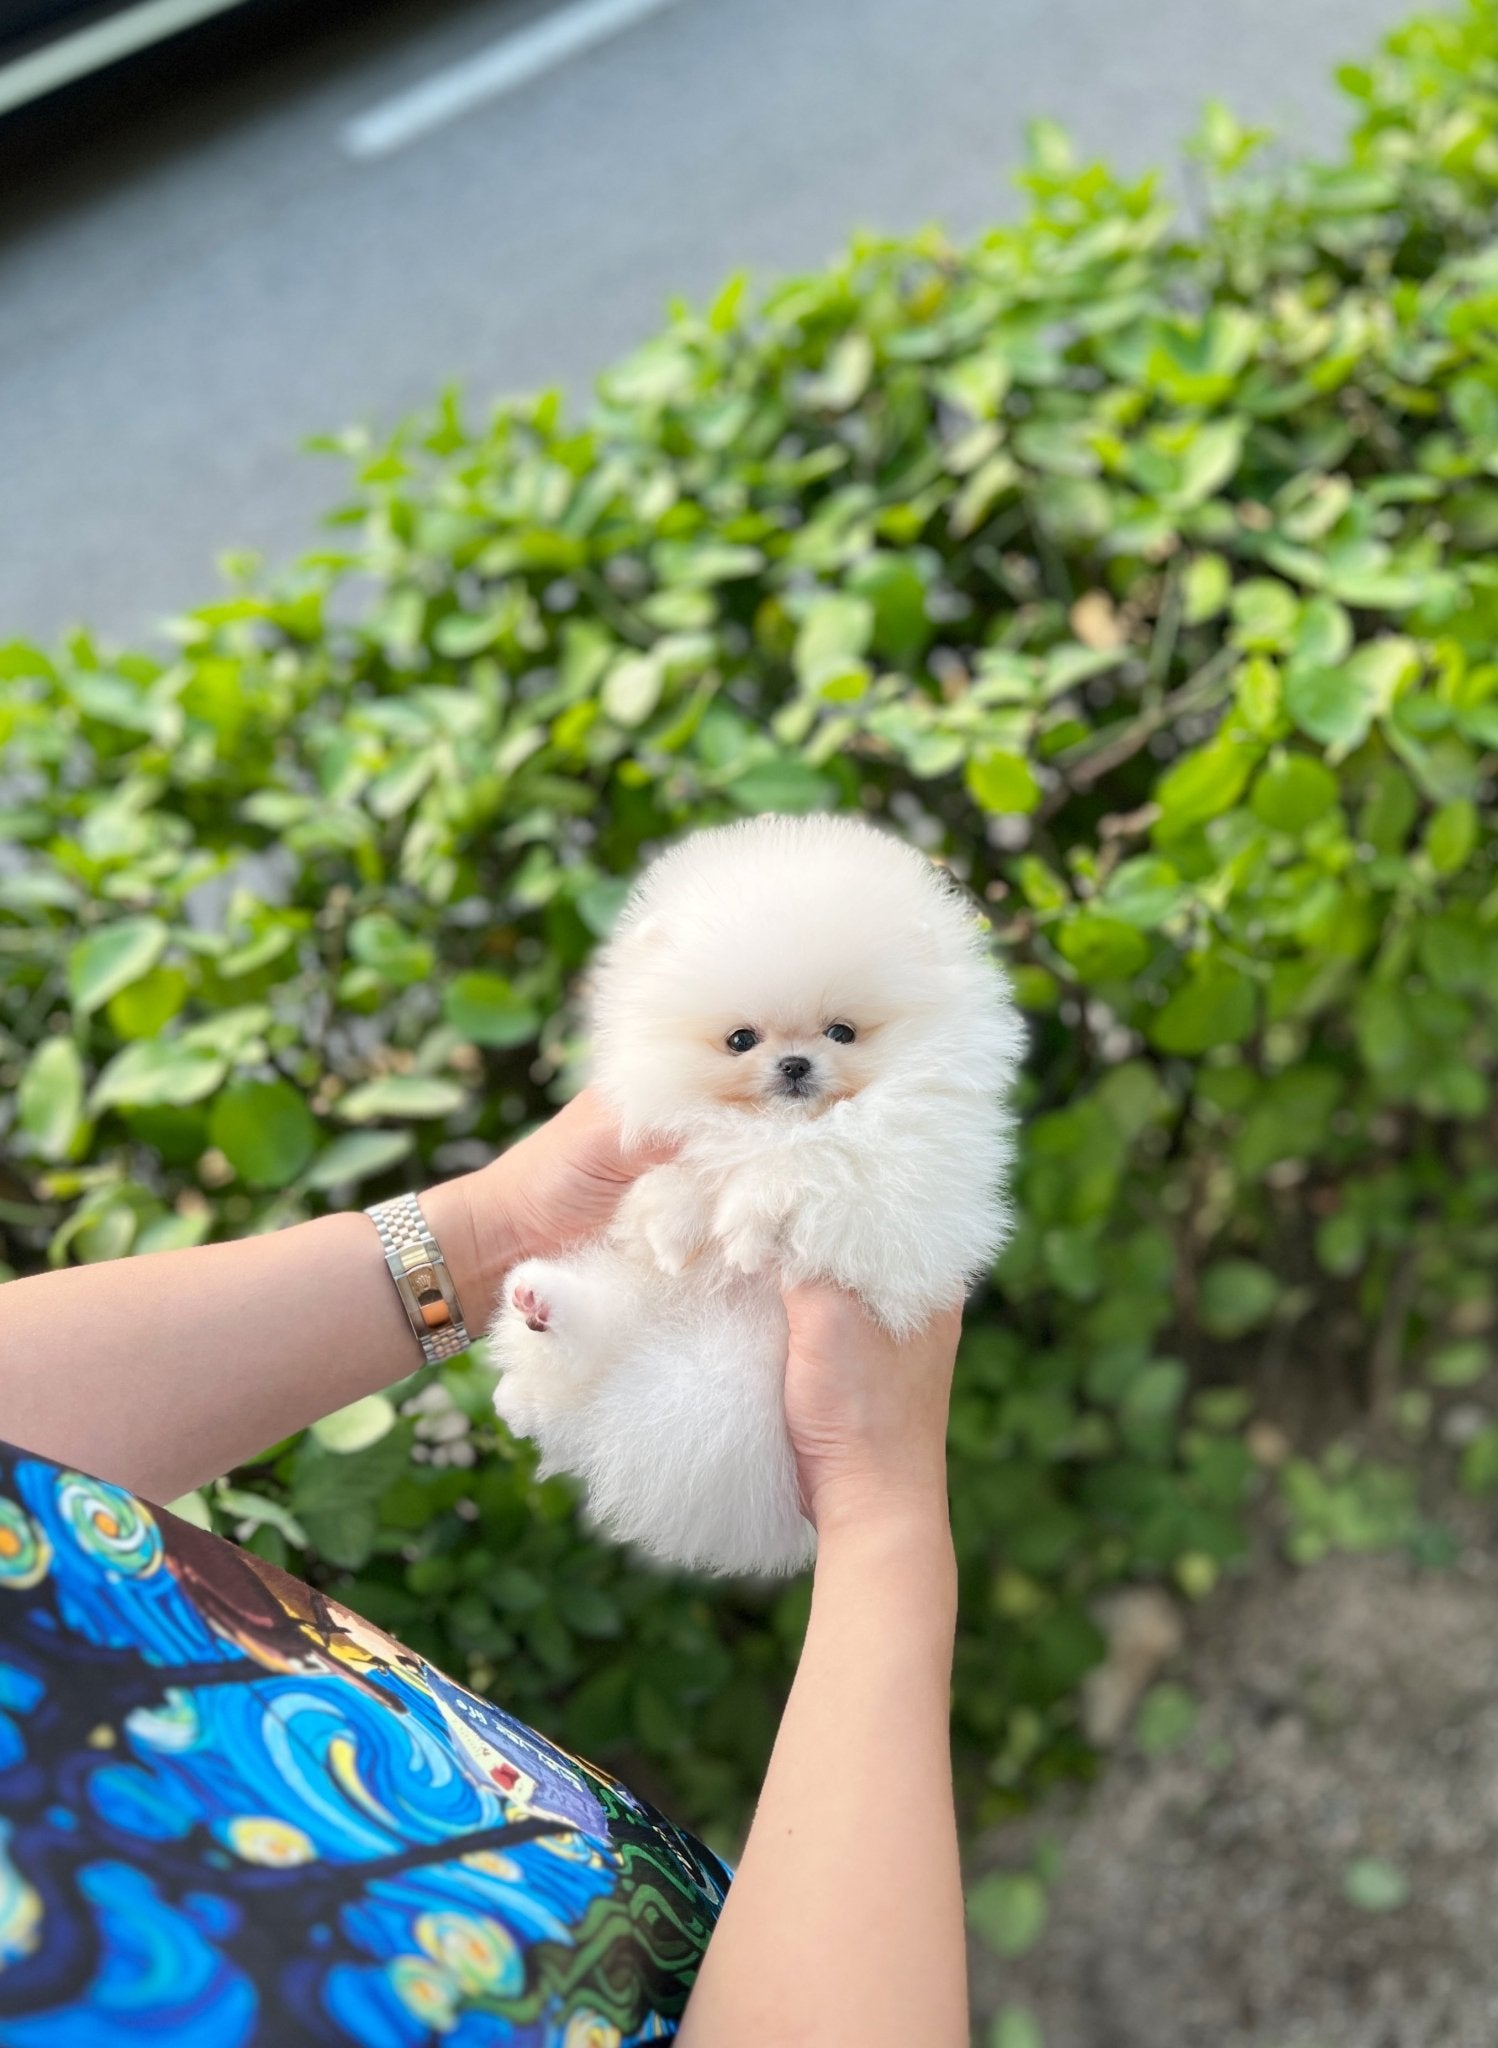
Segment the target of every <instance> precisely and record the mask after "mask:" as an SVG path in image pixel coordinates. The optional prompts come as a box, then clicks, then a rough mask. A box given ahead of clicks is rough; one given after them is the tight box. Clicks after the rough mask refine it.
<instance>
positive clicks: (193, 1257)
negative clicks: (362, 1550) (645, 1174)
mask: <svg viewBox="0 0 1498 2048" xmlns="http://www.w3.org/2000/svg"><path fill="white" fill-rule="evenodd" d="M648 1163H649V1161H648V1157H647V1156H646V1155H641V1156H640V1157H638V1158H635V1159H630V1160H626V1159H625V1158H624V1157H623V1156H622V1155H621V1153H620V1151H619V1147H618V1143H617V1139H616V1136H615V1132H614V1128H613V1125H612V1124H611V1123H610V1122H609V1121H608V1119H607V1118H606V1117H605V1115H604V1114H603V1112H602V1110H601V1109H600V1107H599V1104H598V1102H597V1100H596V1098H595V1097H594V1096H593V1095H592V1094H591V1091H588V1090H585V1091H584V1092H583V1094H582V1095H580V1096H578V1097H576V1098H575V1099H574V1100H573V1101H572V1102H570V1103H569V1104H568V1105H567V1107H566V1108H565V1109H564V1110H562V1111H560V1112H559V1113H558V1114H557V1115H556V1116H555V1117H553V1118H552V1119H551V1121H550V1122H549V1123H548V1124H546V1125H545V1126H544V1127H543V1128H542V1129H541V1130H539V1131H536V1132H534V1133H533V1134H532V1135H531V1136H530V1137H528V1138H526V1139H524V1140H522V1142H521V1143H520V1144H518V1145H515V1146H512V1147H511V1148H510V1150H509V1151H508V1152H506V1153H504V1154H503V1155H502V1157H500V1158H499V1159H496V1160H495V1161H494V1162H493V1164H492V1165H490V1166H486V1167H484V1168H482V1169H481V1170H480V1171H479V1172H477V1173H470V1174H465V1175H463V1176H462V1177H461V1178H459V1179H456V1180H451V1181H445V1182H443V1183H442V1184H441V1185H440V1186H438V1187H434V1188H430V1189H428V1190H427V1192H426V1193H425V1194H424V1195H423V1196H422V1207H423V1210H424V1212H425V1214H426V1217H427V1220H428V1222H429V1224H430V1225H431V1228H432V1232H433V1235H434V1236H435V1237H436V1239H437V1242H438V1243H439V1244H440V1245H441V1247H442V1250H443V1254H444V1256H445V1257H446V1259H447V1262H448V1265H449V1267H450V1269H451V1271H452V1275H453V1284H454V1286H455V1287H456V1289H457V1293H458V1300H459V1302H460V1304H461V1306H462V1308H463V1312H464V1318H465V1320H466V1322H467V1325H468V1328H469V1329H470V1331H472V1332H473V1334H474V1335H475V1336H477V1335H479V1334H481V1333H482V1331H483V1330H484V1328H485V1326H486V1324H487V1323H488V1321H489V1318H490V1316H491V1315H492V1313H493V1309H494V1305H495V1300H496V1297H497V1293H498V1288H499V1283H500V1281H501V1280H502V1279H503V1277H504V1275H505V1273H506V1272H507V1271H508V1270H509V1268H510V1267H511V1266H512V1265H514V1264H515V1263H516V1262H517V1261H518V1260H520V1259H522V1258H525V1257H527V1256H529V1255H531V1254H532V1253H536V1252H545V1251H552V1250H555V1249H557V1248H559V1247H560V1246H561V1245H563V1244H565V1243H567V1242H568V1241H570V1240H571V1239H573V1238H576V1237H580V1236H583V1235H586V1234H588V1233H589V1232H591V1231H593V1230H595V1229H597V1228H598V1226H599V1225H600V1224H601V1223H603V1222H604V1221H605V1219H606V1218H607V1217H608V1215H609V1214H610V1213H611V1212H612V1210H613V1207H614V1205H615V1204H616V1202H617V1201H618V1199H619V1197H620V1195H621V1194H622V1193H623V1191H624V1189H625V1188H626V1187H627V1186H628V1185H629V1183H630V1181H631V1180H632V1179H633V1178H634V1176H635V1174H636V1173H637V1172H639V1171H640V1170H642V1168H643V1167H644V1166H645V1165H646V1164H648ZM420 1362H421V1357H420V1353H419V1351H418V1350H417V1347H416V1343H415V1340H414V1338H413V1337H412V1335H411V1330H410V1326H409V1324H408V1323H407V1321H406V1316H405V1311H404V1310H403V1309H402V1307H401V1305H400V1301H399V1298H398V1297H397V1295H396V1292H395V1288H394V1287H393V1286H392V1284H391V1281H390V1275H389V1273H388V1272H387V1270H386V1267H385V1260H384V1254H383V1253H382V1252H381V1250H380V1243H379V1238H378V1237H377V1235H376V1233H375V1228H374V1225H373V1224H372V1223H371V1222H370V1220H369V1218H368V1217H367V1216H364V1215H361V1214H359V1213H357V1212H351V1213H348V1214H345V1215H339V1216H324V1217H319V1218H318V1219H317V1220H316V1221H315V1222H311V1223H299V1224H296V1225H294V1226H293V1227H292V1228H290V1229H287V1230H279V1231H275V1232H273V1233H270V1234H269V1235H266V1236H262V1237H249V1238H243V1239H241V1240H239V1241H238V1242H236V1243H233V1244H216V1245H200V1246H197V1247H195V1248H193V1249H192V1250H190V1251H175V1252H156V1253H152V1254H150V1255H148V1256H146V1257H143V1258H138V1259H117V1260H111V1261H109V1262H107V1263H104V1264H100V1265H94V1266H76V1267H70V1268H68V1269H66V1270H65V1271H62V1272H57V1273H44V1274H39V1275H37V1276H35V1277H34V1278H30V1279H25V1280H12V1281H9V1282H8V1283H7V1284H6V1285H5V1286H3V1287H0V1437H5V1438H8V1439H10V1440H11V1441H14V1442H16V1443H19V1444H23V1445H25V1446H26V1447H27V1448H28V1449H29V1450H34V1451H38V1452H40V1453H42V1454H44V1455H45V1456H48V1457H52V1458H56V1459H58V1460H60V1461H62V1462H64V1463H69V1464H75V1465H78V1466H81V1467H82V1468H83V1469H84V1470H85V1471H88V1472H93V1473H97V1474H98V1476H99V1477H100V1478H104V1479H110V1480H113V1481H115V1482H116V1483H117V1484H119V1485H122V1486H127V1487H129V1488H130V1489H131V1490H132V1491H134V1492H137V1493H141V1494H144V1495H145V1496H146V1498H147V1499H150V1500H158V1501H164V1500H172V1499H175V1498H176V1496H177V1495H178V1494H181V1493H184V1492H186V1491H187V1490H188V1488H189V1487H193V1486H199V1485H201V1484H202V1483H203V1482H204V1481H205V1480H207V1479H212V1478H216V1477H217V1476H218V1475H219V1474H220V1473H222V1472H227V1471H228V1470H230V1468H231V1467H232V1466H234V1465H236V1464H238V1463H239V1462H240V1461H241V1460H242V1459H244V1458H250V1457H253V1456H255V1454H256V1453H257V1452H259V1451H262V1450H264V1449H265V1448H266V1447H267V1445H269V1444H273V1443H276V1442H278V1441H279V1440H280V1439H281V1438H282V1437H283V1436H287V1435H289V1434H290V1433H291V1431H293V1430H295V1429H300V1428H302V1427H303V1426H304V1425H305V1424H307V1423H309V1422H314V1421H316V1420H317V1418H318V1417H319V1416H321V1415H326V1414H328V1413H330V1412H331V1411H332V1410H333V1409H335V1408H341V1407H342V1406H343V1405H344V1404H345V1403H346V1402H348V1401H353V1400H357V1399H358V1397H359V1396H360V1395H361V1394H368V1393H372V1392H374V1391H375V1390H376V1389H377V1388H380V1387H385V1386H388V1385H389V1384H390V1382H391V1381H392V1380H397V1379H402V1378H404V1377H405V1375H406V1374H407V1373H409V1372H410V1371H411V1370H412V1369H413V1367H415V1366H417V1365H419V1364H420Z"/></svg>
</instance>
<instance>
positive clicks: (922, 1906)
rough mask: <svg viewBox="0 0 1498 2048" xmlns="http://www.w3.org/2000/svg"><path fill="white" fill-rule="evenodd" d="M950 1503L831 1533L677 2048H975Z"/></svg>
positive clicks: (827, 1531)
mask: <svg viewBox="0 0 1498 2048" xmlns="http://www.w3.org/2000/svg"><path fill="white" fill-rule="evenodd" d="M955 1617H956V1567H955V1562H954V1559H953V1554H952V1543H951V1536H950V1533H949V1530H948V1527H947V1523H946V1517H945V1502H944V1501H942V1502H940V1503H935V1502H933V1503H932V1504H931V1505H930V1506H929V1507H927V1508H922V1509H913V1510H910V1511H903V1510H902V1511H901V1512H900V1513H899V1514H898V1515H890V1516H889V1517H888V1518H882V1517H870V1518H867V1519H865V1520H863V1521H862V1522H860V1521H858V1520H852V1519H850V1520H849V1521H848V1522H846V1523H844V1524H838V1525H833V1526H828V1527H824V1528H823V1530H822V1534H821V1540H820V1548H819V1555H818V1561H817V1568H816V1579H815V1583H814V1588H813V1594H812V1609H811V1619H810V1622H809V1624H808V1627H807V1633H806V1642H805V1645H804V1648H803V1650H802V1655H801V1663H800V1667H799V1669H798V1671H797V1674H796V1680H795V1684H794V1686H793V1687H792V1690H791V1695H790V1699H789V1701H788V1702H787V1705H786V1711H785V1717H784V1719H783V1721H782V1723H781V1727H780V1733H779V1736H778V1738H777V1740H776V1744H775V1749H774V1753H773V1755H772V1757H771V1760H770V1767H769V1770H768V1773H767V1774H766V1778H765V1785H764V1791H763V1793H762V1795H761V1798H760V1801H759V1805H758V1808H757V1810H756V1813H755V1817H754V1825H753V1827H752V1828H751V1830H750V1833H749V1839H748V1842H747V1844H746V1846H745V1849H744V1854H743V1858H742V1861H741V1862H740V1865H739V1868H738V1872H737V1874H736V1876H735V1878H734V1882H733V1886H732V1888H731V1890H730V1892H729V1896H728V1900H727V1903H726V1905H725V1907H724V1909H723V1914H722V1917H721V1919H720V1921H719V1923H718V1927H717V1929H716V1931H715V1933H714V1935H713V1938H712V1941H711V1943H710V1945H709V1948H708V1952H707V1956H706V1958H705V1960H704V1963H703V1966H702V1970H701V1972H700V1973H699V1976H698V1979H697V1983H696V1986H695V1988H694V1990H693V1993H692V1997H691V2001H690V2003H689V2005H688V2007H687V2013H686V2018H685V2020H684V2022H683V2025H682V2029H681V2041H682V2048H751V2044H753V2048H847V2044H848V2043H851V2042H857V2043H858V2044H859V2048H897V2044H898V2048H906V2044H908V2043H910V2042H913V2041H919V2042H921V2043H922V2048H965V2043H966V2042H967V2039H968V2019H967V1982H966V1955H965V1945H964V1937H963V1905H962V1882H961V1873H960V1869H959V1864H958V1852H957V1831H956V1823H955V1818H954V1814H953V1801H952V1774H951V1751H950V1737H949V1705H950V1684H951V1669H952V1638H953V1632H954V1627H955Z"/></svg>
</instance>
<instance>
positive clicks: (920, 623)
mask: <svg viewBox="0 0 1498 2048" xmlns="http://www.w3.org/2000/svg"><path fill="white" fill-rule="evenodd" d="M848 580H849V583H850V585H851V587H852V589H853V590H854V591H856V592H857V594H858V596H859V597H862V598H866V599H867V600H868V601H869V602H870V603H871V604H872V605H873V607H874V618H873V627H872V631H871V633H870V637H869V641H868V643H867V644H868V645H870V646H872V647H873V649H874V651H875V652H876V653H878V654H881V655H882V656H883V657H884V658H885V660H887V661H892V662H893V663H894V664H895V666H896V667H897V668H903V669H909V668H913V667H914V666H915V664H916V663H917V662H918V661H919V660H920V658H921V656H922V655H923V654H924V653H925V651H926V649H927V647H928V646H929V645H930V644H931V636H932V634H933V632H934V631H935V627H934V625H933V624H932V622H931V620H930V619H929V618H928V617H927V613H926V581H927V578H926V571H925V568H924V560H923V558H922V557H917V556H912V555H894V554H874V555H870V556H869V557H868V559H867V560H866V561H863V562H860V563H858V565H857V566H856V567H855V568H854V570H853V571H852V573H851V575H850V577H849V579H848ZM859 652H860V653H862V652H863V649H860V650H859Z"/></svg>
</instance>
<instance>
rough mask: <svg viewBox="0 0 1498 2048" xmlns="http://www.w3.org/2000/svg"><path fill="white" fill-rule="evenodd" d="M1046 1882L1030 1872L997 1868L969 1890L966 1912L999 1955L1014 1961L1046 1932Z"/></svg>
mask: <svg viewBox="0 0 1498 2048" xmlns="http://www.w3.org/2000/svg"><path fill="white" fill-rule="evenodd" d="M1048 1914H1049V1908H1048V1905H1047V1902H1046V1894H1045V1886H1044V1885H1043V1884H1042V1883H1041V1882H1040V1879H1039V1878H1038V1877H1031V1876H1030V1875H1029V1873H1028V1872H1011V1871H995V1872H993V1874H992V1875H991V1876H989V1877H985V1878H981V1879H980V1880H979V1882H978V1883H977V1884H976V1885H974V1887H973V1889H972V1890H971V1891H970V1892H969V1893H968V1898H967V1916H968V1919H969V1921H970V1922H971V1923H972V1925H973V1927H974V1929H975V1930H976V1932H977V1933H978V1935H979V1936H980V1938H981V1939H982V1940H983V1941H985V1942H986V1943H987V1944H988V1946H989V1947H990V1948H991V1949H992V1950H993V1951H994V1953H995V1954H996V1955H1001V1956H1003V1957H1004V1958H1005V1959H1006V1961H1010V1962H1013V1961H1014V1960H1015V1959H1016V1958H1017V1957H1019V1956H1022V1955H1024V1954H1026V1953H1027V1952H1028V1951H1029V1950H1030V1949H1032V1948H1034V1946H1035V1944H1036V1942H1037V1941H1039V1939H1040V1937H1041V1936H1042V1934H1044V1933H1045V1927H1046V1920H1047V1918H1048Z"/></svg>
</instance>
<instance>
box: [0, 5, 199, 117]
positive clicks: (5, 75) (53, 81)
mask: <svg viewBox="0 0 1498 2048" xmlns="http://www.w3.org/2000/svg"><path fill="white" fill-rule="evenodd" d="M238 5H239V0H141V4H140V5H139V6H137V7H126V8H122V9H121V11H120V12H119V13H118V14H111V15H110V16H109V18H108V20H107V21H96V22H95V23H94V24H93V25H92V27H90V28H80V29H75V30H74V32H73V33H72V35H68V36H59V37H58V39H57V41H56V42H53V43H48V44H46V45H45V46H44V47H43V48H42V49H40V50H33V51H31V52H30V54H29V55H28V56H25V57H16V58H14V59H13V60H12V61H11V62H10V63H9V64H0V114H8V113H9V112H10V110H11V108H12V107H23V106H25V104H26V102H27V101H28V100H39V99H40V98H41V97H42V95H43V94H44V93H49V92H56V90H57V88H58V87H59V86H60V85H69V84H71V82H72V81H73V80H74V79H75V78H83V77H86V76H87V74H88V73H89V72H90V71H102V70H103V68H104V66H105V65H106V64H113V63H115V62H116V61H117V60H118V59H119V58H121V57H128V56H129V55H130V54H131V53H132V51H135V50H143V49H145V47H146V45H147V44H148V43H159V42H161V41H162V40H163V39H164V38H165V37H167V36H174V35H176V34H177V32H178V30H179V29H184V28H191V26H192V24H193V23H194V22H195V21H206V20H207V19H208V17H209V15H210V14H223V13H224V12H225V11H226V9H228V8H230V7H237V6H238Z"/></svg>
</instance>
